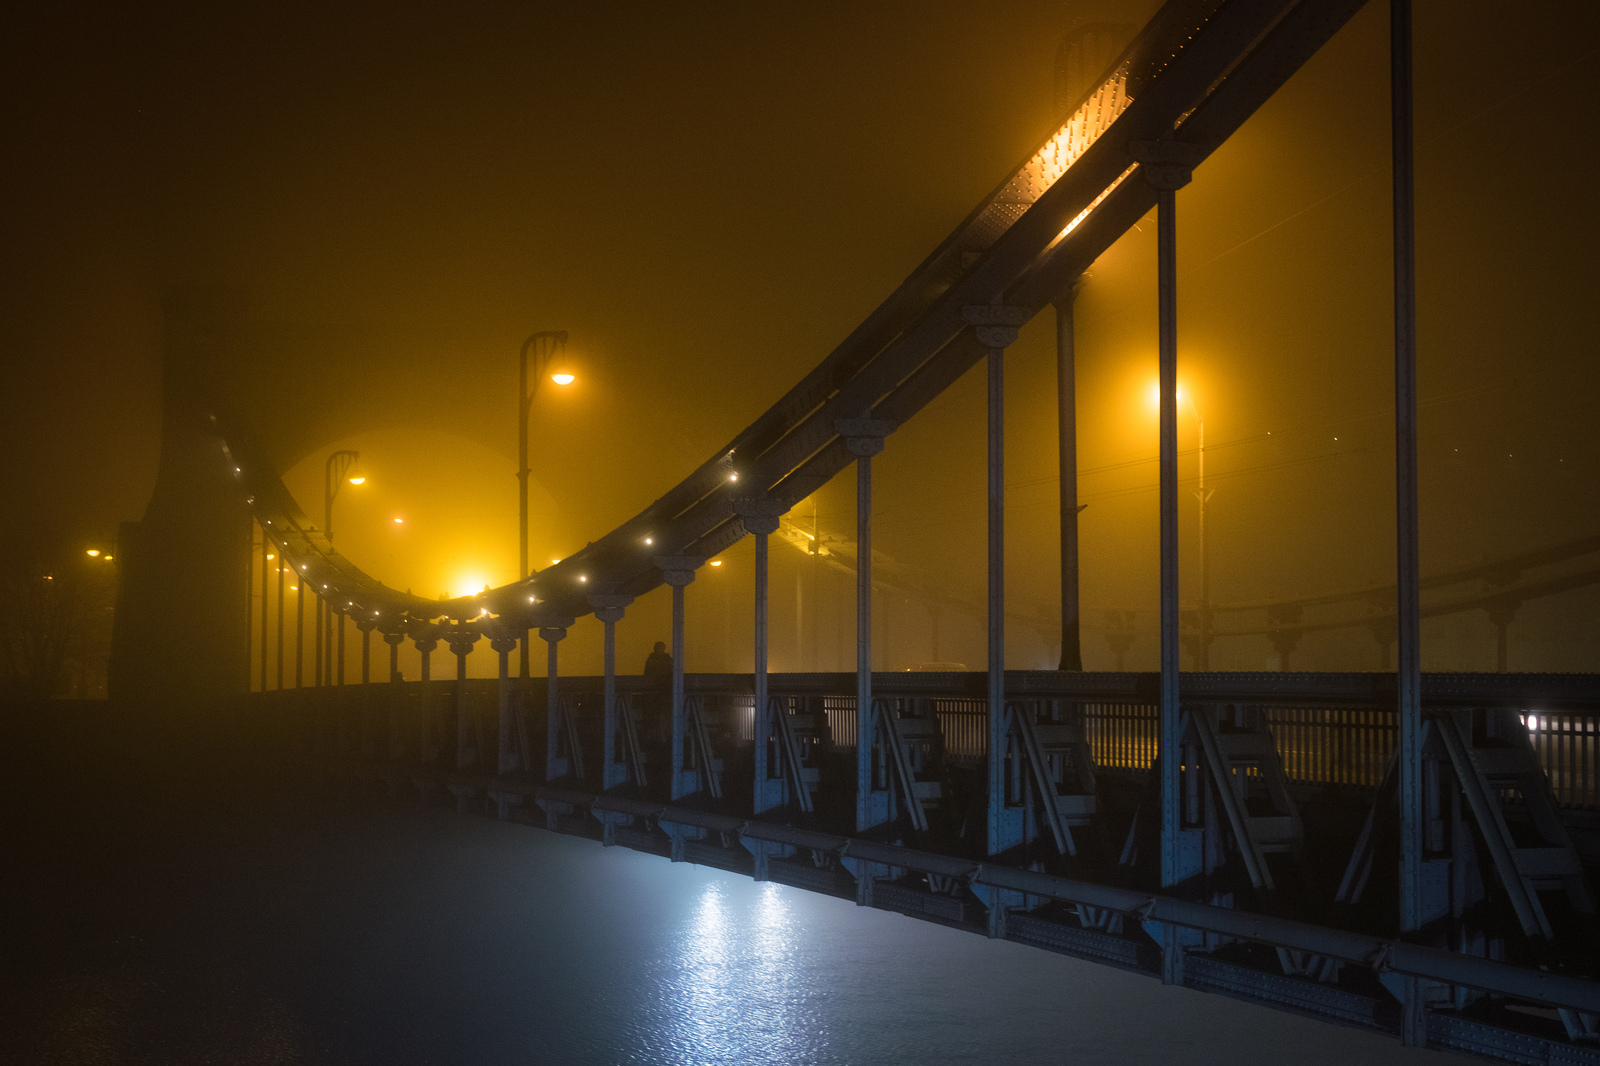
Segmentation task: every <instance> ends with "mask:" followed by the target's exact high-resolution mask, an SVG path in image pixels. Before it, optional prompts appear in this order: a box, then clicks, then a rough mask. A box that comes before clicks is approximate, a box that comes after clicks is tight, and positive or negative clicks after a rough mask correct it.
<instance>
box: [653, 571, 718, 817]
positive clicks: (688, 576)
mask: <svg viewBox="0 0 1600 1066" xmlns="http://www.w3.org/2000/svg"><path fill="white" fill-rule="evenodd" d="M652 561H653V562H654V563H655V565H656V569H658V570H660V571H661V579H662V580H663V581H665V582H666V583H667V584H668V585H670V586H672V768H671V774H672V783H671V786H670V788H671V793H672V798H673V799H679V798H681V797H683V796H687V795H689V794H690V793H692V792H696V791H699V790H701V789H704V788H705V787H706V786H707V784H708V782H709V775H710V772H711V769H710V767H707V766H701V767H699V768H698V770H697V771H696V772H697V773H698V775H699V779H698V780H696V781H694V782H693V787H691V783H690V779H691V778H693V777H694V776H695V775H694V774H691V773H689V772H687V771H685V770H684V768H683V763H684V755H685V752H686V750H687V748H688V746H689V713H688V707H687V706H686V705H685V703H684V696H683V590H684V589H685V588H686V587H687V586H688V585H689V583H690V582H692V581H694V572H695V570H697V569H698V568H699V567H700V564H701V563H703V562H705V560H704V559H702V558H700V557H699V556H689V555H658V556H656V557H655V559H654V560H652Z"/></svg>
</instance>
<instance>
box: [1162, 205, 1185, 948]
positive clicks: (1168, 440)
mask: <svg viewBox="0 0 1600 1066" xmlns="http://www.w3.org/2000/svg"><path fill="white" fill-rule="evenodd" d="M1176 214H1177V191H1176V190H1174V189H1161V190H1160V191H1159V192H1158V193H1157V196H1156V255H1157V266H1156V272H1157V283H1156V287H1157V297H1156V299H1157V316H1158V319H1159V322H1158V326H1157V330H1158V346H1159V353H1158V363H1159V369H1158V372H1159V375H1160V390H1161V411H1160V423H1161V427H1160V454H1161V462H1160V481H1161V519H1160V521H1161V747H1160V758H1161V884H1162V887H1166V886H1168V885H1172V884H1175V883H1177V882H1178V881H1179V880H1181V879H1182V869H1181V866H1182V864H1181V861H1180V859H1179V840H1180V837H1179V833H1180V831H1181V830H1182V828H1183V826H1182V820H1181V817H1180V809H1179V804H1180V803H1181V802H1182V797H1181V796H1180V794H1179V788H1178V786H1179V778H1178V768H1179V765H1180V764H1181V762H1182V755H1181V754H1180V753H1179V750H1178V749H1179V745H1180V743H1181V741H1182V737H1181V732H1182V730H1181V728H1180V721H1179V714H1180V707H1179V702H1178V653H1179V645H1178V323H1177V314H1178V267H1177V253H1178V240H1177V219H1176V218H1175V217H1174V216H1175V215H1176ZM1168 939H1171V938H1170V937H1169V938H1168Z"/></svg>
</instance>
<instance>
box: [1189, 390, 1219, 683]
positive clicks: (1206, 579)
mask: <svg viewBox="0 0 1600 1066" xmlns="http://www.w3.org/2000/svg"><path fill="white" fill-rule="evenodd" d="M1186 399H1188V401H1189V410H1190V412H1191V413H1192V414H1193V415H1194V422H1195V426H1196V432H1197V433H1198V434H1199V438H1198V440H1199V449H1198V452H1197V462H1198V464H1199V467H1198V470H1197V471H1196V473H1197V474H1198V484H1197V485H1196V486H1195V490H1194V498H1195V499H1196V500H1197V501H1199V505H1200V509H1199V514H1198V516H1197V526H1198V529H1197V532H1198V535H1199V539H1200V611H1199V623H1200V641H1199V643H1198V645H1197V646H1196V654H1195V657H1194V658H1195V663H1194V665H1195V669H1197V670H1209V669H1211V568H1210V567H1209V566H1208V565H1207V564H1206V501H1207V500H1209V499H1211V494H1212V493H1213V492H1216V491H1217V490H1216V489H1208V488H1206V420H1205V419H1204V418H1202V417H1200V408H1198V407H1196V406H1195V402H1194V393H1193V392H1192V391H1191V392H1190V393H1189V395H1188V396H1187V397H1186Z"/></svg>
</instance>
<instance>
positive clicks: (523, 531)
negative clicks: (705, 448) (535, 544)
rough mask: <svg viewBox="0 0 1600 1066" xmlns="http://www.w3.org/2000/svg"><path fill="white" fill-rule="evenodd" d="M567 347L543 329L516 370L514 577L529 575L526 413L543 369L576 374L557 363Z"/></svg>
mask: <svg viewBox="0 0 1600 1066" xmlns="http://www.w3.org/2000/svg"><path fill="white" fill-rule="evenodd" d="M566 347H567V331H566V330H564V329H562V330H542V331H540V332H538V333H535V334H532V335H531V336H529V337H528V339H527V340H525V341H523V342H522V352H521V355H520V357H519V360H518V364H517V365H518V371H517V560H518V562H517V580H519V581H520V580H522V579H524V578H526V577H528V576H529V574H530V573H531V571H530V570H529V568H528V473H529V470H528V414H529V412H530V411H531V410H532V409H533V398H534V397H535V396H537V395H538V393H539V386H540V385H541V384H542V383H543V382H544V379H545V376H546V371H550V374H549V377H550V380H551V381H554V382H555V383H556V384H557V385H570V384H572V382H573V381H574V380H575V379H576V376H575V375H574V374H573V373H572V372H571V371H570V370H568V369H567V368H565V367H563V366H561V365H559V364H557V363H556V359H557V358H558V357H559V356H560V355H561V353H562V352H563V351H565V350H566ZM530 351H531V352H532V353H533V374H532V375H531V377H530V375H529V373H528V354H529V352H530ZM521 644H522V675H521V676H523V677H527V676H528V635H527V634H526V633H524V634H523V635H522V641H521Z"/></svg>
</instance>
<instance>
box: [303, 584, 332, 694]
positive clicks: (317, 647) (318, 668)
mask: <svg viewBox="0 0 1600 1066" xmlns="http://www.w3.org/2000/svg"><path fill="white" fill-rule="evenodd" d="M305 582H306V576H305V574H301V575H300V584H301V586H302V587H304V585H305ZM312 595H313V596H315V597H316V599H315V601H314V602H313V603H312V604H311V613H312V615H313V616H314V620H315V625H313V626H312V629H313V630H314V632H313V633H312V634H311V662H312V668H311V679H312V684H314V685H316V686H317V687H318V688H321V687H322V684H323V670H322V619H323V615H324V614H326V613H327V612H326V611H325V610H323V608H324V606H325V604H324V603H323V601H322V594H321V593H318V592H315V591H313V592H312Z"/></svg>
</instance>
